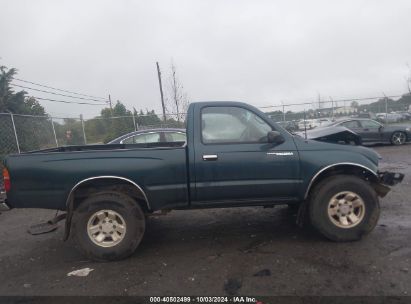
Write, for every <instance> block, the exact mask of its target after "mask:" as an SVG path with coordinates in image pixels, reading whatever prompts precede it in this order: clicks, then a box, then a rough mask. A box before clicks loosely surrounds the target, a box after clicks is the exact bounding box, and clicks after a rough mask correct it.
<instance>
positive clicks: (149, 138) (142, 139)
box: [121, 133, 160, 144]
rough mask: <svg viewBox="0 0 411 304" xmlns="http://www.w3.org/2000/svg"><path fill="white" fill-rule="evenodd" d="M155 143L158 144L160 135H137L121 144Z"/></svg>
mask: <svg viewBox="0 0 411 304" xmlns="http://www.w3.org/2000/svg"><path fill="white" fill-rule="evenodd" d="M155 142H160V133H144V134H137V135H134V136H131V137H128V138H126V139H124V140H122V141H121V143H122V144H146V143H155Z"/></svg>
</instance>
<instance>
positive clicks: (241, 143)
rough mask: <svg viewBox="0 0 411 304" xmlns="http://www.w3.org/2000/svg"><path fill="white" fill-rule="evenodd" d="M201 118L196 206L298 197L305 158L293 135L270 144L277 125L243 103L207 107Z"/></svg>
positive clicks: (199, 114)
mask: <svg viewBox="0 0 411 304" xmlns="http://www.w3.org/2000/svg"><path fill="white" fill-rule="evenodd" d="M195 117H196V118H200V119H198V124H196V130H197V132H196V133H195V135H196V136H195V138H194V141H195V153H194V154H195V155H194V162H195V169H194V173H195V193H194V195H193V196H192V204H193V205H195V204H207V203H208V204H210V203H211V204H212V203H213V202H215V203H218V204H221V203H223V202H227V203H233V204H238V203H241V202H244V203H245V204H250V202H252V201H255V202H256V203H259V202H261V201H274V200H276V201H280V200H281V201H283V200H284V201H288V200H294V199H296V196H297V194H296V193H297V191H296V185H297V183H298V181H299V180H298V177H299V157H298V153H297V150H296V147H295V144H294V141H293V139H292V136H291V135H290V134H288V133H286V132H285V133H286V134H287V135H286V134H284V135H286V136H285V137H286V140H285V142H283V143H281V144H273V143H268V141H267V133H268V132H269V131H272V130H273V128H274V124H273V123H272V122H270V121H269V120H267V118H265V117H264V116H259V115H258V114H257V113H256V112H254V111H253V110H252V109H247V108H246V107H242V106H207V105H205V106H202V107H198V108H197V109H196V110H195ZM281 132H284V130H281Z"/></svg>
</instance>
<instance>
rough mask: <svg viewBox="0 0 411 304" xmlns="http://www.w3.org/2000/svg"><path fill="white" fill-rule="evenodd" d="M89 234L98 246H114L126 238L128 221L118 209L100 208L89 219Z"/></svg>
mask: <svg viewBox="0 0 411 304" xmlns="http://www.w3.org/2000/svg"><path fill="white" fill-rule="evenodd" d="M87 234H88V236H89V238H90V239H91V240H92V242H93V243H94V244H96V245H97V246H100V247H113V246H116V245H117V244H119V243H120V242H121V241H122V240H123V239H124V236H125V235H126V222H125V221H124V218H123V217H122V216H121V215H120V214H119V213H117V212H116V211H113V210H99V211H97V212H95V213H94V214H93V215H92V216H91V217H90V219H89V220H88V223H87Z"/></svg>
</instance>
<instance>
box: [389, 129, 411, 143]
mask: <svg viewBox="0 0 411 304" xmlns="http://www.w3.org/2000/svg"><path fill="white" fill-rule="evenodd" d="M406 140H407V135H405V133H404V132H401V131H396V132H394V133H393V134H392V135H391V143H392V144H393V145H396V146H399V145H403V144H404V143H405V142H406Z"/></svg>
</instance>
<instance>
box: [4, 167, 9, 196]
mask: <svg viewBox="0 0 411 304" xmlns="http://www.w3.org/2000/svg"><path fill="white" fill-rule="evenodd" d="M3 180H4V189H6V192H8V191H10V188H11V183H10V174H9V171H8V170H7V169H6V168H4V169H3Z"/></svg>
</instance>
